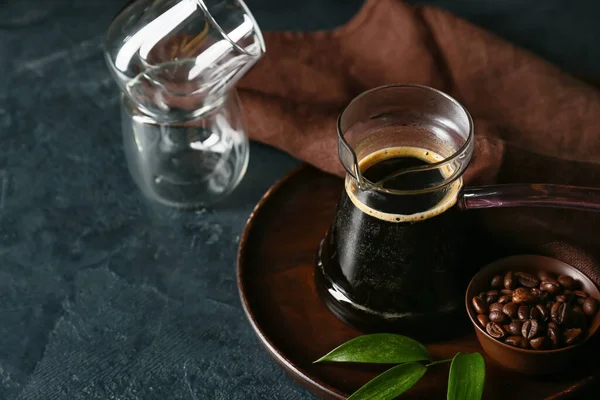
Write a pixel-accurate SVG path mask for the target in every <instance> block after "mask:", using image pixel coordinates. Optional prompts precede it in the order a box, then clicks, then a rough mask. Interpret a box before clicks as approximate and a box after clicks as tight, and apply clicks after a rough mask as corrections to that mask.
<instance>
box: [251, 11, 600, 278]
mask: <svg viewBox="0 0 600 400" xmlns="http://www.w3.org/2000/svg"><path fill="white" fill-rule="evenodd" d="M265 39H266V44H267V55H266V57H265V59H264V60H262V61H261V62H260V63H259V64H258V65H257V66H256V67H255V68H254V69H253V70H252V71H251V72H250V73H249V74H248V75H247V77H246V78H245V79H244V80H243V81H242V82H241V84H240V86H239V88H240V98H241V99H242V102H243V105H244V107H245V114H246V116H245V117H246V119H247V123H248V126H249V133H250V137H251V139H253V140H256V141H259V142H262V143H266V144H269V145H272V146H274V147H276V148H279V149H281V150H283V151H286V152H288V153H289V154H291V155H293V156H295V157H297V158H299V159H302V160H305V161H306V162H308V163H310V164H312V165H314V166H316V167H317V168H320V169H322V170H323V171H326V172H329V173H332V174H336V175H339V176H343V168H342V166H341V164H340V162H339V160H338V154H337V135H336V129H335V123H336V119H337V116H338V114H339V113H340V112H341V111H342V110H343V108H344V107H345V106H346V105H347V104H348V102H350V101H351V100H352V98H354V97H355V96H356V95H358V94H359V93H361V92H363V91H364V90H367V89H370V88H373V87H377V86H381V85H385V84H390V83H417V84H423V85H428V86H432V87H434V88H437V89H439V90H442V91H444V92H446V93H448V94H450V95H451V96H453V97H454V98H456V99H457V100H458V101H460V102H461V103H462V104H464V105H465V106H466V107H467V109H468V110H469V111H470V113H471V114H472V116H473V119H474V123H475V137H476V144H475V152H474V156H473V160H472V163H471V165H470V166H469V168H468V170H467V173H466V175H465V182H466V184H467V185H482V184H491V183H520V182H522V183H557V184H570V185H581V186H600V91H598V90H597V89H595V88H594V87H592V86H590V85H588V84H586V83H584V82H582V81H579V80H577V79H575V78H574V77H572V76H570V75H568V74H567V73H565V72H563V71H561V70H560V69H558V68H557V67H555V66H553V65H551V64H549V63H547V62H545V61H543V60H541V59H539V58H537V57H536V56H534V55H533V54H531V53H529V52H527V51H525V50H522V49H519V48H517V47H515V46H514V45H512V44H510V43H507V42H506V41H503V40H502V39H500V38H498V37H496V36H494V35H492V34H490V33H488V32H486V31H484V30H482V29H481V28H478V27H476V26H474V25H472V24H470V23H468V22H466V21H464V20H462V19H460V18H457V17H455V16H453V15H451V14H450V13H448V12H445V11H443V10H441V9H437V8H433V7H429V6H418V7H412V6H409V5H407V4H405V3H403V2H401V1H398V0H368V1H367V2H366V3H365V5H364V6H363V8H362V9H361V10H360V12H359V13H358V14H357V15H356V16H355V17H354V18H353V19H352V20H351V21H350V22H349V23H347V24H346V25H345V26H342V27H340V28H338V29H335V30H332V31H319V32H311V33H302V32H269V33H267V34H266V35H265ZM480 214H481V224H482V226H484V227H485V229H486V230H488V231H489V232H490V233H491V234H492V237H493V238H494V239H495V240H497V241H499V242H502V243H503V244H505V245H506V246H508V247H513V248H514V249H515V250H514V251H521V252H535V253H537V254H543V255H548V256H552V257H556V258H559V259H561V260H563V261H565V262H568V263H570V264H572V265H574V266H576V267H578V268H580V269H581V270H582V271H583V272H584V273H586V274H587V275H588V276H589V277H590V278H592V279H593V280H594V281H595V282H596V284H600V264H598V260H600V246H599V244H600V239H599V238H598V232H599V229H598V228H599V227H600V213H592V212H584V211H573V210H556V209H541V208H537V209H533V208H512V209H508V208H506V209H494V210H485V211H483V212H481V213H480Z"/></svg>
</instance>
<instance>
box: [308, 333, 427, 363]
mask: <svg viewBox="0 0 600 400" xmlns="http://www.w3.org/2000/svg"><path fill="white" fill-rule="evenodd" d="M425 360H430V358H429V352H428V351H427V349H426V348H425V346H423V345H422V344H421V343H419V342H417V341H416V340H413V339H411V338H408V337H406V336H401V335H394V334H390V333H375V334H372V335H362V336H358V337H356V338H354V339H352V340H349V341H347V342H346V343H344V344H342V345H340V346H338V347H337V348H335V349H333V350H331V351H330V352H329V353H327V354H326V355H324V356H323V357H321V358H320V359H318V360H317V361H315V363H318V362H324V361H331V362H359V363H371V364H401V363H405V362H412V361H425Z"/></svg>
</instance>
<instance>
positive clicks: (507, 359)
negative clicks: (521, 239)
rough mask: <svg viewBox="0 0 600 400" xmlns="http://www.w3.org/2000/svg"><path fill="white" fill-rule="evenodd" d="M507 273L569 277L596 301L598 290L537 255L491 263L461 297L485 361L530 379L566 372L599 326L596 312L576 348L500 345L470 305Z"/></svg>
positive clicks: (599, 316)
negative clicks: (488, 359)
mask: <svg viewBox="0 0 600 400" xmlns="http://www.w3.org/2000/svg"><path fill="white" fill-rule="evenodd" d="M509 270H510V271H515V272H517V271H522V272H529V273H533V274H537V273H538V272H540V271H548V272H550V273H552V274H554V275H556V276H558V275H568V276H571V277H572V278H574V279H575V280H577V281H579V283H580V286H581V289H582V290H584V291H585V292H586V293H587V294H588V295H589V296H592V297H594V298H596V299H597V300H598V299H600V292H599V291H598V288H597V287H596V285H594V283H593V282H592V281H591V280H590V279H589V278H588V277H587V276H585V275H584V274H583V273H581V272H580V271H579V270H578V269H576V268H575V267H572V266H571V265H568V264H566V263H564V262H562V261H559V260H556V259H553V258H549V257H543V256H537V255H518V256H512V257H507V258H503V259H500V260H497V261H494V262H492V263H491V264H488V265H486V266H485V267H483V268H482V269H481V270H480V271H479V272H478V273H477V274H475V276H474V277H473V279H472V280H471V282H470V283H469V286H468V288H467V292H466V296H465V303H466V308H467V313H468V314H469V318H470V319H471V322H472V323H473V326H474V328H475V333H476V335H477V339H478V340H479V343H480V344H481V346H482V347H483V350H484V351H485V352H486V353H487V355H488V356H489V357H491V358H492V359H494V360H495V361H497V362H498V363H499V364H500V365H502V366H504V367H505V368H508V369H511V370H514V371H516V372H519V373H524V374H530V375H541V374H549V373H553V372H556V371H558V370H560V369H564V368H568V365H569V362H570V361H572V360H574V359H576V358H577V357H578V356H584V355H583V354H582V349H583V350H585V348H586V344H588V343H589V340H590V338H591V337H592V336H594V334H595V333H596V331H597V330H598V327H599V326H600V311H599V312H597V313H596V315H595V316H594V317H593V319H592V321H591V322H590V325H589V330H588V332H587V334H586V336H585V337H584V338H583V339H582V340H581V341H579V342H578V344H575V345H572V346H569V347H565V348H560V349H553V350H529V349H521V348H517V347H513V346H510V345H508V344H505V343H502V342H500V341H498V340H496V339H494V338H492V337H491V336H490V335H488V333H487V332H486V330H485V328H484V327H482V326H481V325H480V324H479V321H478V320H477V313H476V312H475V310H474V308H473V305H472V299H473V297H475V296H476V295H477V294H479V293H481V292H484V291H488V290H490V286H489V285H490V282H491V280H492V278H493V277H494V276H495V275H500V274H501V275H503V274H505V273H506V272H508V271H509ZM584 358H585V356H584Z"/></svg>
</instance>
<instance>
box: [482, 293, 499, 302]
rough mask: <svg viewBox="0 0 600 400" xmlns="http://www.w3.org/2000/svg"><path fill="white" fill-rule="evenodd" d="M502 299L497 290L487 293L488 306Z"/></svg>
mask: <svg viewBox="0 0 600 400" xmlns="http://www.w3.org/2000/svg"><path fill="white" fill-rule="evenodd" d="M499 298H500V293H499V292H498V291H497V290H490V291H488V292H487V293H486V296H485V302H486V303H488V304H492V303H495V302H497V301H498V299H499Z"/></svg>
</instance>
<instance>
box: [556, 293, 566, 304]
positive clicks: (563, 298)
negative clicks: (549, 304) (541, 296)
mask: <svg viewBox="0 0 600 400" xmlns="http://www.w3.org/2000/svg"><path fill="white" fill-rule="evenodd" d="M556 302H557V303H566V302H567V296H564V295H562V294H559V295H558V296H556Z"/></svg>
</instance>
